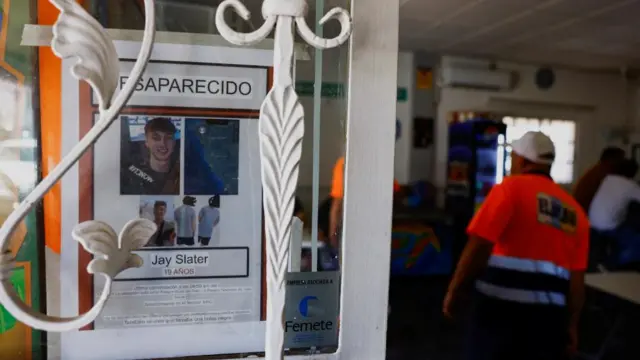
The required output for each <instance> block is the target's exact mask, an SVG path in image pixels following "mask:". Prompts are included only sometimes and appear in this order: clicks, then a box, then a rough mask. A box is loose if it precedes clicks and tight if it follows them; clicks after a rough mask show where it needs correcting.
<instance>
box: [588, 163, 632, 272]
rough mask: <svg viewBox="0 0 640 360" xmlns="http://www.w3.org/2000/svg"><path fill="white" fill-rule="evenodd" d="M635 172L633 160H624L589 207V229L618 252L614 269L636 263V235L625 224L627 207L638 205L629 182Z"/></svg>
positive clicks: (604, 181) (604, 182)
mask: <svg viewBox="0 0 640 360" xmlns="http://www.w3.org/2000/svg"><path fill="white" fill-rule="evenodd" d="M637 172H638V164H637V163H636V162H635V161H634V160H631V159H626V160H624V161H623V162H622V163H621V164H620V165H619V166H616V168H615V169H614V171H613V173H612V174H611V175H607V177H605V178H604V180H603V181H602V184H601V185H600V187H599V188H598V191H597V192H596V195H595V196H594V197H593V201H592V202H591V206H590V207H589V220H590V222H591V227H592V228H593V229H595V230H597V231H599V232H601V233H602V234H604V235H605V236H608V237H610V238H611V239H612V240H613V241H614V242H615V244H616V246H617V248H618V252H619V254H618V255H617V263H618V264H617V265H628V264H632V263H640V231H638V230H637V229H636V228H635V227H632V226H629V224H628V223H627V222H626V219H627V212H628V209H629V205H630V204H631V203H632V202H633V201H636V202H640V185H638V184H637V183H636V182H634V180H633V178H634V177H635V175H636V173H637Z"/></svg>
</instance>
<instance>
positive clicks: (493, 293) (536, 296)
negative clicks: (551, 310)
mask: <svg viewBox="0 0 640 360" xmlns="http://www.w3.org/2000/svg"><path fill="white" fill-rule="evenodd" d="M476 289H477V290H478V291H479V292H480V293H482V294H484V295H487V296H489V297H493V298H497V299H500V300H506V301H513V302H518V303H523V304H540V305H557V306H565V305H566V303H567V301H566V297H565V295H564V294H561V293H557V292H547V291H533V290H524V289H512V288H506V287H502V286H497V285H493V284H489V283H487V282H484V281H482V280H478V281H476Z"/></svg>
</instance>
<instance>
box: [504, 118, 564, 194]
mask: <svg viewBox="0 0 640 360" xmlns="http://www.w3.org/2000/svg"><path fill="white" fill-rule="evenodd" d="M502 122H503V123H504V124H505V125H507V136H506V143H505V142H504V139H502V138H500V139H498V142H499V146H500V148H499V150H501V149H502V146H505V150H506V158H505V160H506V164H505V170H506V172H507V174H508V173H509V172H510V170H511V146H510V144H511V142H512V141H513V140H516V139H518V138H520V137H521V136H522V135H524V134H525V133H526V132H528V131H542V132H543V133H545V134H546V135H547V136H549V137H550V138H551V140H552V141H553V143H554V145H555V147H556V159H555V161H554V163H553V167H552V168H551V177H552V178H553V180H555V181H556V182H557V183H559V184H571V183H572V182H573V160H574V154H575V138H576V123H575V122H574V121H569V120H550V119H536V118H523V117H517V118H516V117H510V116H506V117H504V118H502ZM499 153H502V151H499Z"/></svg>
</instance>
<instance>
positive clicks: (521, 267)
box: [489, 255, 569, 280]
mask: <svg viewBox="0 0 640 360" xmlns="http://www.w3.org/2000/svg"><path fill="white" fill-rule="evenodd" d="M489 266H491V267H496V268H500V269H506V270H516V271H522V272H528V273H538V274H545V275H552V276H556V277H559V278H561V279H564V280H569V270H567V269H565V268H563V267H561V266H558V265H556V264H554V263H552V262H551V261H540V260H530V259H520V258H516V257H511V256H500V255H493V256H491V258H490V259H489Z"/></svg>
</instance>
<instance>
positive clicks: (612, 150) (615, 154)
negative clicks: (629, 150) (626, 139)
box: [600, 146, 625, 161]
mask: <svg viewBox="0 0 640 360" xmlns="http://www.w3.org/2000/svg"><path fill="white" fill-rule="evenodd" d="M624 157H625V152H624V150H622V149H621V148H619V147H617V146H609V147H606V148H604V150H602V153H601V154H600V161H612V160H619V159H622V158H624Z"/></svg>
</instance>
